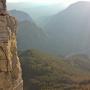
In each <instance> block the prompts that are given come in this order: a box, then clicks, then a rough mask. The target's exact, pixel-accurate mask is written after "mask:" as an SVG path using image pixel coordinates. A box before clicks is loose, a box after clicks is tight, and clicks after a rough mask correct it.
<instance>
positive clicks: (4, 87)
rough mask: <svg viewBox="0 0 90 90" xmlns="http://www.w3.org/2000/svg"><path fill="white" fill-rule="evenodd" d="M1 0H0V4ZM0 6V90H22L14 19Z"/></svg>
mask: <svg viewBox="0 0 90 90" xmlns="http://www.w3.org/2000/svg"><path fill="white" fill-rule="evenodd" d="M2 1H3V2H4V1H5V2H6V0H0V5H4V7H6V5H5V4H2ZM1 7H2V6H0V90H23V80H22V70H21V67H20V62H19V58H18V55H17V43H16V30H17V22H16V19H15V18H14V17H12V16H10V15H9V14H7V13H6V9H5V8H4V9H1ZM2 8H3V7H2Z"/></svg>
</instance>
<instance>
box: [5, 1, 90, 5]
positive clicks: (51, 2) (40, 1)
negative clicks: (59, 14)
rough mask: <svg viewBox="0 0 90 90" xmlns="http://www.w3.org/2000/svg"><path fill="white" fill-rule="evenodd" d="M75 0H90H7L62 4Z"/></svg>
mask: <svg viewBox="0 0 90 90" xmlns="http://www.w3.org/2000/svg"><path fill="white" fill-rule="evenodd" d="M77 1H90V0H7V2H9V3H12V2H13V3H18V2H24V3H26V2H29V3H33V4H39V5H40V4H42V5H44V4H57V3H63V4H66V5H67V4H71V3H74V2H77Z"/></svg>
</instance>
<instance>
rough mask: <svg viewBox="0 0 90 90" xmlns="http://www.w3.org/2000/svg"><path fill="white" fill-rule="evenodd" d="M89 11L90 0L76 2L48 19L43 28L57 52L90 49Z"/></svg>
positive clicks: (65, 52) (75, 51)
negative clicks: (89, 0)
mask: <svg viewBox="0 0 90 90" xmlns="http://www.w3.org/2000/svg"><path fill="white" fill-rule="evenodd" d="M89 11H90V2H78V3H75V4H73V5H71V6H70V7H68V8H67V9H66V10H64V11H62V12H60V13H58V14H56V15H54V16H53V17H52V18H50V19H49V20H48V23H47V24H46V27H45V29H46V30H47V33H48V35H49V36H50V38H51V41H52V43H53V48H54V47H56V51H57V52H59V53H62V54H64V55H66V54H70V53H78V52H81V51H86V50H88V49H90V40H89V39H90V12H89ZM58 50H59V51H58Z"/></svg>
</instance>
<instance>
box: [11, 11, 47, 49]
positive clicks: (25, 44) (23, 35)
mask: <svg viewBox="0 0 90 90" xmlns="http://www.w3.org/2000/svg"><path fill="white" fill-rule="evenodd" d="M10 14H11V15H13V16H15V17H16V18H17V20H18V22H19V23H18V24H19V25H18V32H17V42H18V43H17V44H18V49H19V50H27V49H29V48H36V49H40V50H43V49H44V48H45V45H46V44H47V40H48V39H47V34H46V33H45V32H44V31H43V30H42V29H41V28H40V27H38V26H37V25H36V24H35V22H34V21H33V19H32V18H31V17H30V16H29V15H28V14H27V13H25V12H22V11H18V10H12V11H10ZM44 50H45V49H44Z"/></svg>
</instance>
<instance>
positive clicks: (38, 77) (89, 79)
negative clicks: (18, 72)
mask: <svg viewBox="0 0 90 90" xmlns="http://www.w3.org/2000/svg"><path fill="white" fill-rule="evenodd" d="M73 57H74V56H73ZM75 57H76V58H77V62H78V60H79V58H81V61H79V62H82V66H83V68H81V66H80V65H79V64H78V66H76V65H77V63H75V62H74V63H73V65H72V63H71V62H69V58H68V59H67V61H66V59H64V58H60V57H54V56H52V55H49V54H45V53H42V52H39V51H36V50H28V51H25V52H22V53H20V58H21V63H22V68H23V78H24V90H47V89H48V90H88V88H89V89H90V72H89V70H88V69H87V68H86V67H84V62H83V59H86V58H84V55H82V56H75ZM72 61H75V59H72ZM86 63H87V64H88V63H90V59H88V62H86ZM89 65H90V64H89ZM84 68H85V70H86V71H85V70H84Z"/></svg>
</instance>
